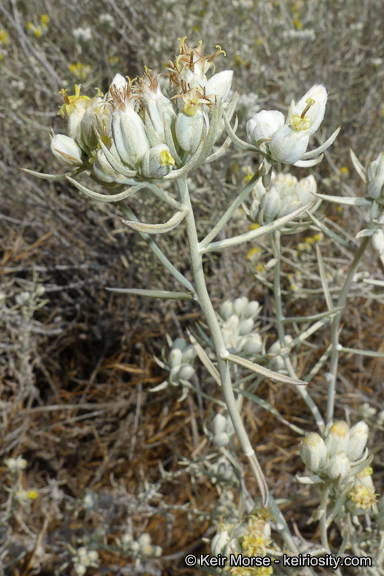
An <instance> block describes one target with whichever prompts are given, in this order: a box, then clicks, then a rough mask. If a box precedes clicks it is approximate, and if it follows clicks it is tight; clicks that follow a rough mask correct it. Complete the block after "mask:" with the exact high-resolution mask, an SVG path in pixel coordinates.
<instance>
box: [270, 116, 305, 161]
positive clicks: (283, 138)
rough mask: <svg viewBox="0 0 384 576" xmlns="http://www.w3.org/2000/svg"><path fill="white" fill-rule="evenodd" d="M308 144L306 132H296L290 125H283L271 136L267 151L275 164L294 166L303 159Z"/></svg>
mask: <svg viewBox="0 0 384 576" xmlns="http://www.w3.org/2000/svg"><path fill="white" fill-rule="evenodd" d="M308 143H309V132H308V130H299V131H298V130H296V129H295V127H294V126H292V125H291V124H285V125H284V126H282V127H281V128H279V130H278V131H277V132H275V134H274V135H273V137H272V140H271V142H270V144H269V150H270V152H271V156H272V158H273V159H274V160H276V161H277V162H282V163H283V164H294V163H295V162H297V161H298V160H300V159H301V158H302V157H303V155H304V154H305V151H306V149H307V146H308Z"/></svg>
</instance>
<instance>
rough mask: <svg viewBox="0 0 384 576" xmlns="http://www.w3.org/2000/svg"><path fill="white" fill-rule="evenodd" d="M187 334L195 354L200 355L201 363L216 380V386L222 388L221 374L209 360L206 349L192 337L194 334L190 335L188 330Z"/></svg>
mask: <svg viewBox="0 0 384 576" xmlns="http://www.w3.org/2000/svg"><path fill="white" fill-rule="evenodd" d="M187 333H188V337H189V339H190V341H191V344H192V346H193V347H194V349H195V352H196V354H197V355H198V357H199V358H200V360H201V362H202V363H203V364H204V366H205V367H206V369H207V370H208V372H209V374H210V375H211V376H212V378H213V379H214V380H215V382H216V384H218V385H219V386H221V378H220V374H219V372H218V371H217V369H216V368H215V366H214V365H213V364H212V361H211V360H210V359H209V357H208V356H207V354H206V352H205V351H204V349H203V348H202V347H201V346H200V344H199V343H198V341H197V340H196V338H195V337H194V336H192V334H191V333H190V331H189V330H188V329H187Z"/></svg>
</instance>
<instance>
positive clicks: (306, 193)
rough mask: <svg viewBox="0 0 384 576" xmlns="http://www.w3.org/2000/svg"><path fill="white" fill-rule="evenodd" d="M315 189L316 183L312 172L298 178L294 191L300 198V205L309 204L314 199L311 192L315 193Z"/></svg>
mask: <svg viewBox="0 0 384 576" xmlns="http://www.w3.org/2000/svg"><path fill="white" fill-rule="evenodd" d="M316 191H317V184H316V180H315V177H314V176H313V175H312V174H310V175H309V176H307V177H306V178H302V179H301V180H299V182H298V183H297V186H296V188H295V192H296V194H297V196H298V198H299V200H300V203H301V205H304V204H309V202H312V201H313V200H315V197H314V196H313V194H315V193H316Z"/></svg>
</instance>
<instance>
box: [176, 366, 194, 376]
mask: <svg viewBox="0 0 384 576" xmlns="http://www.w3.org/2000/svg"><path fill="white" fill-rule="evenodd" d="M194 374H195V369H194V368H193V367H192V366H191V365H190V364H183V365H182V366H181V368H180V370H179V373H178V378H179V379H180V380H190V379H191V378H192V376H193V375H194Z"/></svg>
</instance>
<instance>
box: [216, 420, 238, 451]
mask: <svg viewBox="0 0 384 576" xmlns="http://www.w3.org/2000/svg"><path fill="white" fill-rule="evenodd" d="M212 432H213V434H212V442H213V443H214V445H215V446H217V448H220V447H221V446H227V444H229V441H230V439H231V438H232V436H233V435H234V434H235V430H234V428H233V424H232V421H231V419H230V417H229V416H223V414H216V416H215V417H214V419H213V420H212Z"/></svg>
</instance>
